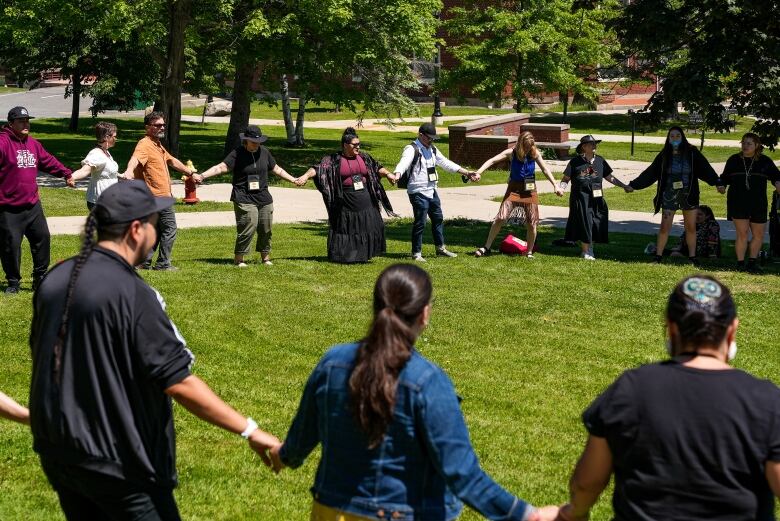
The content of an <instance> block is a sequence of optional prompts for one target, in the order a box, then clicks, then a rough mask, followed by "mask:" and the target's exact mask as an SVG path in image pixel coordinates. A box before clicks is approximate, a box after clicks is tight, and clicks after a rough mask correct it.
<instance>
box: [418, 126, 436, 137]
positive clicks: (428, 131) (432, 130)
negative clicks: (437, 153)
mask: <svg viewBox="0 0 780 521" xmlns="http://www.w3.org/2000/svg"><path fill="white" fill-rule="evenodd" d="M419 132H420V134H425V135H426V136H428V137H429V138H431V139H434V140H436V139H439V135H438V134H436V127H435V126H434V125H433V123H423V124H422V125H420V130H419Z"/></svg>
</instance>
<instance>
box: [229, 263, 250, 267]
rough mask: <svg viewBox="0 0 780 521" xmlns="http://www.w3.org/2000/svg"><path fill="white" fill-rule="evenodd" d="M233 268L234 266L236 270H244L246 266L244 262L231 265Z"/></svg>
mask: <svg viewBox="0 0 780 521" xmlns="http://www.w3.org/2000/svg"><path fill="white" fill-rule="evenodd" d="M233 266H235V267H236V268H246V267H247V266H248V264H247V263H246V262H236V263H233Z"/></svg>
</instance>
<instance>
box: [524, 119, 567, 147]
mask: <svg viewBox="0 0 780 521" xmlns="http://www.w3.org/2000/svg"><path fill="white" fill-rule="evenodd" d="M521 128H522V130H523V131H526V130H527V131H528V132H530V133H531V134H533V135H534V140H536V141H539V142H546V143H563V142H564V141H568V140H569V125H567V124H563V123H561V124H557V123H525V124H524V125H522V127H521Z"/></svg>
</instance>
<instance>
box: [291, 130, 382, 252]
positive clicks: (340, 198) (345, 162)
mask: <svg viewBox="0 0 780 521" xmlns="http://www.w3.org/2000/svg"><path fill="white" fill-rule="evenodd" d="M312 177H313V178H314V184H315V185H316V186H317V189H318V190H319V191H320V193H322V199H323V201H324V202H325V208H326V209H327V210H328V223H329V224H330V229H329V230H328V259H329V260H331V261H332V262H340V263H345V264H349V263H354V262H367V261H368V260H370V259H371V258H372V257H374V256H375V255H379V254H382V253H385V248H386V246H385V223H384V221H382V215H381V214H380V205H381V207H382V208H384V209H385V211H386V212H387V214H388V215H392V216H395V213H393V207H392V206H391V205H390V201H389V200H388V198H387V194H386V193H385V189H384V187H383V186H382V183H381V182H380V181H381V178H382V177H387V178H388V179H389V180H390V181H391V182H394V181H395V175H394V174H393V173H392V172H390V171H388V170H387V169H386V168H385V167H383V166H382V165H381V164H380V163H379V162H378V161H377V160H376V159H374V158H373V157H371V156H370V155H368V154H366V153H363V152H360V138H359V137H358V135H357V133H356V132H355V129H354V128H352V127H349V128H347V129H346V130H344V134H343V135H342V137H341V152H336V153H334V154H330V155H327V156H325V157H323V158H322V160H321V161H320V162H319V164H317V165H315V166H313V167H311V168H309V170H307V171H306V173H305V174H303V175H302V176H301V177H299V178H298V180H297V181H296V184H297V185H298V186H303V184H305V183H306V181H307V180H308V179H310V178H312Z"/></svg>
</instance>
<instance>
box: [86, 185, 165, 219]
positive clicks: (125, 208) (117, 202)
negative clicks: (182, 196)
mask: <svg viewBox="0 0 780 521" xmlns="http://www.w3.org/2000/svg"><path fill="white" fill-rule="evenodd" d="M175 202H176V199H174V198H173V197H155V196H153V195H152V192H150V191H149V187H147V186H146V183H144V182H143V181H140V180H137V179H135V180H132V181H119V182H118V183H116V184H113V185H111V186H109V187H108V188H106V189H105V190H104V191H103V193H101V194H100V197H98V200H97V204H96V206H95V210H96V211H98V210H99V211H100V224H119V223H129V222H130V221H134V220H136V219H141V218H143V217H147V216H149V215H152V214H153V213H157V212H159V211H160V210H165V209H166V208H170V207H171V206H173V203H175Z"/></svg>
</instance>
